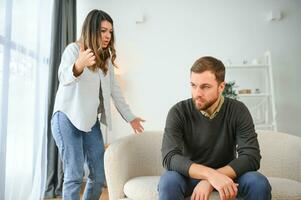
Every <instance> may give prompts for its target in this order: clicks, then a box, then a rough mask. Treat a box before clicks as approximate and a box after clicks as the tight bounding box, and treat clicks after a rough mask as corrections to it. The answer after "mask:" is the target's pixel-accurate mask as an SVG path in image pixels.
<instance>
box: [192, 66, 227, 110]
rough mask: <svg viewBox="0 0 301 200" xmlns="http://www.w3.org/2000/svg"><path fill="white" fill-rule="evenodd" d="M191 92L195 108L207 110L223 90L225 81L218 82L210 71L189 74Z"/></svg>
mask: <svg viewBox="0 0 301 200" xmlns="http://www.w3.org/2000/svg"><path fill="white" fill-rule="evenodd" d="M190 82H191V93H192V99H193V103H194V105H195V107H196V109H197V110H207V109H208V108H209V107H210V106H211V105H212V104H214V103H215V102H216V101H217V100H218V98H219V96H220V94H221V93H222V92H223V90H224V87H225V83H224V82H222V83H220V84H219V83H218V82H217V81H216V78H215V75H214V74H213V73H212V72H211V71H204V72H202V73H194V72H191V74H190Z"/></svg>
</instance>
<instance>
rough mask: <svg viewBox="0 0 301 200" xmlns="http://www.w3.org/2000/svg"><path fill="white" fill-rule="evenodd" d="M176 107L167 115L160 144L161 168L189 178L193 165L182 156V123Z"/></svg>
mask: <svg viewBox="0 0 301 200" xmlns="http://www.w3.org/2000/svg"><path fill="white" fill-rule="evenodd" d="M181 115H183V113H180V112H179V110H178V109H177V107H176V106H174V107H172V108H171V109H170V111H169V113H168V115H167V119H166V125H165V130H164V136H163V142H162V148H161V152H162V163H163V167H165V168H166V169H167V170H170V171H176V172H179V173H180V174H183V175H184V176H187V177H188V176H189V168H190V166H191V164H192V163H193V162H192V161H191V160H190V159H189V158H187V157H184V156H183V130H184V129H183V122H184V120H183V119H181Z"/></svg>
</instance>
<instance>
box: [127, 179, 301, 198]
mask: <svg viewBox="0 0 301 200" xmlns="http://www.w3.org/2000/svg"><path fill="white" fill-rule="evenodd" d="M159 179H160V176H140V177H136V178H132V179H130V180H129V181H127V182H126V184H125V185H124V194H125V195H126V196H127V197H128V199H129V200H141V199H143V200H153V199H159V198H158V192H157V186H158V182H159ZM268 179H269V181H270V184H271V185H272V196H273V200H288V199H289V200H301V183H300V182H298V181H294V180H291V179H286V178H277V177H268ZM137 191H139V192H137ZM219 199H220V198H219V195H218V192H213V193H212V194H211V195H210V200H219Z"/></svg>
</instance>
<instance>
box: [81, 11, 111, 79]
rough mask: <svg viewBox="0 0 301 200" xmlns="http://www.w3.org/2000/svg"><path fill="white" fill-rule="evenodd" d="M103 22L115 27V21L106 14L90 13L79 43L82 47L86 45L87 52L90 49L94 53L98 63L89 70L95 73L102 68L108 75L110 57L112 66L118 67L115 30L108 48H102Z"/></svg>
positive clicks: (99, 12) (100, 12)
mask: <svg viewBox="0 0 301 200" xmlns="http://www.w3.org/2000/svg"><path fill="white" fill-rule="evenodd" d="M102 21H108V22H110V23H111V24H112V27H113V19H112V18H111V17H110V15H108V14H107V13H106V12H104V11H102V10H96V9H95V10H92V11H90V12H89V14H88V15H87V17H86V19H85V21H84V24H83V27H82V33H81V37H80V40H79V43H80V44H81V45H84V49H85V50H86V49H87V48H90V49H92V51H93V52H94V55H95V60H96V63H95V64H94V65H93V66H91V67H89V68H90V69H91V70H93V71H95V70H96V69H97V68H100V69H101V70H102V71H103V72H104V73H105V74H106V73H107V71H108V59H109V58H110V57H111V62H112V64H113V65H114V66H115V67H116V64H115V59H116V50H115V46H114V42H115V37H114V29H113V32H112V35H111V40H110V43H109V44H108V47H107V48H105V49H103V48H102V41H101V22H102Z"/></svg>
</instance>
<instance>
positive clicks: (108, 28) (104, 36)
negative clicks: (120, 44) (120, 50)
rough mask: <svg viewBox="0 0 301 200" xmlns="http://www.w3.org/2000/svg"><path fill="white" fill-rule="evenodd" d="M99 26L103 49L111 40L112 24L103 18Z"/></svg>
mask: <svg viewBox="0 0 301 200" xmlns="http://www.w3.org/2000/svg"><path fill="white" fill-rule="evenodd" d="M100 28H101V44H102V48H103V49H105V48H107V47H108V45H109V43H110V41H111V38H112V34H113V26H112V24H111V23H110V22H109V21H107V20H104V21H102V22H101V23H100Z"/></svg>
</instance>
